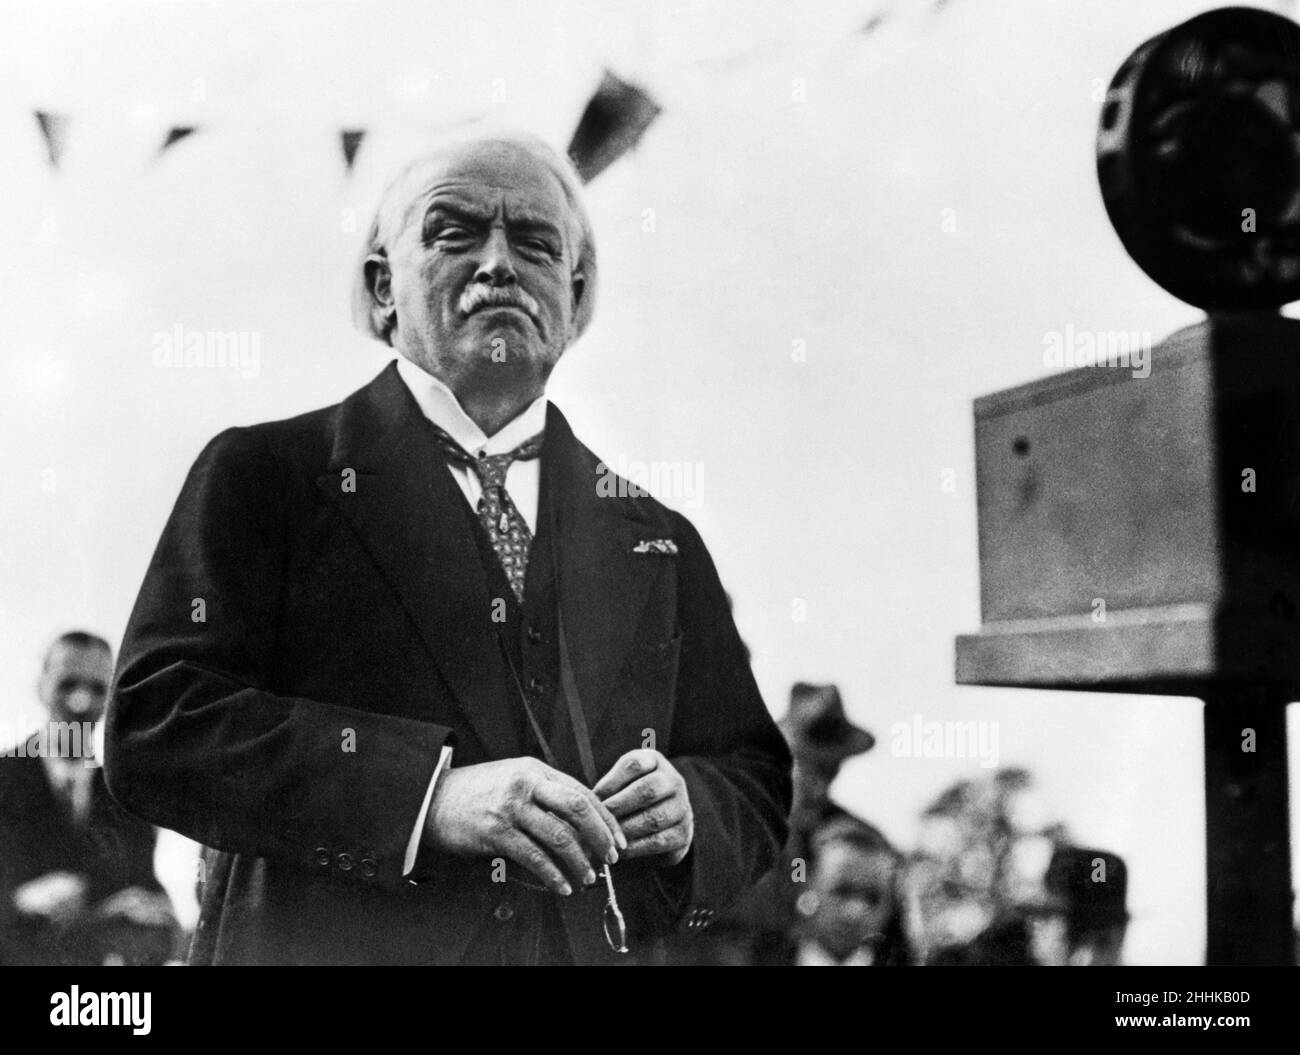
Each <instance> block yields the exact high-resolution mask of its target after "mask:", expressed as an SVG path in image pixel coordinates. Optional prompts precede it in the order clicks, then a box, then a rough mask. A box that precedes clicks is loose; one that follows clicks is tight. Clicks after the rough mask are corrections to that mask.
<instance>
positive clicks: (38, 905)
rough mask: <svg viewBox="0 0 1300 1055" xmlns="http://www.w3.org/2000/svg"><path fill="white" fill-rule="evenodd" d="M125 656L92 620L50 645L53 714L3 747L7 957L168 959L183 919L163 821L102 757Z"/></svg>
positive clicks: (1, 865)
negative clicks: (173, 905) (104, 723)
mask: <svg viewBox="0 0 1300 1055" xmlns="http://www.w3.org/2000/svg"><path fill="white" fill-rule="evenodd" d="M112 669H113V656H112V653H111V651H110V649H109V646H108V643H107V642H106V641H104V640H103V639H102V638H99V637H96V636H94V635H92V634H88V633H86V632H84V631H72V632H70V633H66V634H63V635H62V636H61V637H59V638H58V639H57V640H56V641H55V642H54V643H53V644H52V645H51V646H50V648H49V651H48V652H47V653H46V655H45V661H44V663H43V665H42V668H41V675H40V678H39V680H38V682H37V694H38V696H39V697H40V701H41V703H42V705H43V706H44V708H45V711H46V714H47V716H48V721H47V722H46V724H45V726H44V727H43V728H42V729H41V730H40V731H39V732H37V733H34V734H33V735H32V736H30V737H28V738H27V739H26V740H25V741H23V742H22V743H21V744H19V745H5V747H6V748H8V750H6V751H5V752H4V757H0V964H6V965H59V964H62V965H82V966H88V965H98V964H103V963H106V962H107V963H116V964H140V963H162V962H163V961H165V960H166V959H167V958H168V957H169V956H170V954H171V952H172V939H173V934H174V926H175V923H174V920H173V918H172V914H171V909H170V905H169V903H168V900H167V896H166V895H165V894H164V893H163V892H162V887H161V886H160V884H159V883H158V880H157V879H156V878H155V876H154V870H153V852H154V842H155V833H154V830H153V828H151V827H150V826H149V825H147V824H145V823H143V822H142V821H139V820H136V819H135V818H133V817H130V816H128V815H127V814H126V813H125V812H123V811H122V810H121V809H120V808H119V807H118V806H117V805H116V803H114V802H113V800H112V799H111V798H110V797H109V795H108V792H107V790H106V789H105V787H104V778H103V773H102V770H101V769H100V768H99V765H98V761H97V759H96V756H95V726H96V725H97V724H98V722H99V721H100V719H101V718H102V717H103V714H104V703H105V700H106V698H107V696H108V685H109V679H110V676H111V674H112Z"/></svg>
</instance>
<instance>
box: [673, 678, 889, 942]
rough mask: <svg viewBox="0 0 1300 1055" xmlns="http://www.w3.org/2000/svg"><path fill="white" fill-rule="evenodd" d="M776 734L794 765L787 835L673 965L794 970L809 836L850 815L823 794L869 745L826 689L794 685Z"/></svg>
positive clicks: (869, 739)
mask: <svg viewBox="0 0 1300 1055" xmlns="http://www.w3.org/2000/svg"><path fill="white" fill-rule="evenodd" d="M779 724H780V728H781V732H782V733H783V734H784V735H785V739H786V742H787V743H788V744H789V745H790V754H791V755H792V756H793V759H794V771H793V785H794V787H793V795H794V797H793V805H792V806H791V810H790V834H789V837H788V838H787V840H786V844H785V848H784V850H783V851H782V853H781V856H780V858H779V859H778V860H777V863H776V865H775V866H774V867H773V868H772V870H771V871H770V872H768V873H767V874H766V875H764V876H763V878H762V879H761V880H759V882H758V884H757V885H756V886H755V887H754V888H753V890H751V891H750V893H749V894H748V895H747V896H746V897H745V899H744V900H743V901H741V902H740V904H739V905H737V906H736V907H735V908H734V909H732V910H731V911H730V912H728V913H727V914H726V915H725V916H723V917H720V918H719V919H718V920H717V921H715V924H714V928H713V932H712V934H711V935H710V938H709V940H708V941H707V942H702V943H694V945H693V946H692V947H690V948H688V949H685V952H686V957H685V958H683V957H682V956H681V953H682V951H683V949H682V948H681V947H680V943H679V947H678V948H674V949H673V950H671V953H672V955H673V958H674V959H675V960H677V962H687V961H689V962H692V963H699V962H701V958H703V960H704V962H707V963H711V964H723V965H726V966H778V965H788V964H791V963H793V962H795V956H796V952H797V944H798V933H797V932H798V929H799V926H798V924H799V914H798V912H797V909H796V902H797V901H798V899H799V895H800V894H801V893H803V892H804V891H806V890H807V886H806V884H807V881H808V875H807V873H808V868H809V864H808V862H809V861H810V860H811V852H810V850H811V843H812V838H813V835H814V834H815V833H816V832H817V831H818V830H819V829H820V828H822V827H823V826H824V825H826V824H828V823H829V822H832V821H838V820H844V819H847V820H852V821H857V822H858V823H862V822H861V821H860V820H859V819H858V818H856V817H854V816H853V814H851V813H849V812H848V811H847V810H845V809H844V808H843V807H841V806H838V805H836V804H835V803H834V802H832V801H831V798H830V789H831V785H832V784H833V783H834V782H835V778H836V777H837V776H838V775H839V772H840V768H841V767H842V766H843V765H844V762H845V760H846V759H848V758H851V757H853V756H854V755H860V754H864V753H865V752H867V751H870V750H871V748H872V747H873V746H874V745H875V742H876V738H875V737H874V736H872V735H871V733H869V732H867V730H865V729H862V728H859V727H858V726H856V725H854V724H853V723H852V722H850V721H849V720H848V718H847V717H846V716H845V713H844V703H843V701H842V700H841V699H840V692H839V689H838V688H836V687H835V686H834V685H829V684H827V685H813V684H809V683H807V682H802V681H801V682H796V683H795V685H794V687H793V688H792V689H791V690H790V707H789V710H788V711H787V712H786V715H785V717H784V718H783V719H782V720H781V722H780V723H779Z"/></svg>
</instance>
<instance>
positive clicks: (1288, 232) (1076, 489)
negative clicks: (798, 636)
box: [956, 8, 1300, 964]
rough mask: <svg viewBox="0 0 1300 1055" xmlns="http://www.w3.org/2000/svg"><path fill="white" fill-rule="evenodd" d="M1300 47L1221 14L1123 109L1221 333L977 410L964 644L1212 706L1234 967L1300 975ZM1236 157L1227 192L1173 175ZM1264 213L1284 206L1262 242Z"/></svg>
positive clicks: (1011, 662) (1114, 115)
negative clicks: (1289, 722) (972, 612)
mask: <svg viewBox="0 0 1300 1055" xmlns="http://www.w3.org/2000/svg"><path fill="white" fill-rule="evenodd" d="M1279 23H1280V25H1279ZM1298 40H1300V33H1298V32H1297V27H1296V26H1295V25H1294V23H1291V22H1289V21H1288V20H1286V19H1282V18H1280V17H1279V16H1276V15H1272V14H1269V13H1267V12H1264V11H1258V10H1248V9H1240V8H1238V9H1225V10H1223V11H1217V12H1211V13H1210V14H1209V15H1204V16H1200V17H1199V18H1197V19H1193V20H1192V21H1191V22H1188V23H1185V24H1184V25H1182V26H1179V27H1177V28H1176V29H1174V30H1171V31H1169V33H1166V34H1164V35H1162V36H1161V37H1157V38H1156V39H1155V40H1154V41H1150V42H1148V43H1147V44H1145V45H1143V46H1142V47H1141V48H1139V49H1138V51H1137V52H1135V53H1134V56H1133V57H1132V58H1130V60H1129V61H1128V62H1126V63H1125V65H1124V66H1123V67H1121V70H1120V72H1119V74H1117V76H1116V79H1115V82H1114V83H1113V84H1112V86H1111V92H1110V94H1109V95H1108V97H1107V102H1106V105H1105V107H1104V108H1103V117H1102V130H1101V134H1100V136H1099V164H1098V171H1099V175H1100V178H1101V182H1102V191H1103V195H1104V197H1105V199H1106V204H1107V207H1108V211H1109V212H1110V215H1111V218H1112V220H1113V221H1114V222H1115V225H1116V228H1117V230H1118V231H1119V233H1120V236H1121V238H1122V239H1123V240H1124V242H1125V245H1126V247H1127V248H1128V249H1129V251H1130V253H1131V254H1132V255H1133V256H1134V258H1135V259H1136V260H1137V262H1138V263H1139V264H1140V265H1141V266H1142V267H1143V268H1144V269H1145V270H1147V272H1148V273H1149V274H1150V275H1152V277H1154V278H1156V280H1157V281H1159V282H1160V283H1161V284H1162V285H1164V286H1165V287H1166V288H1167V289H1170V290H1171V291H1173V292H1176V293H1177V294H1178V295H1179V296H1182V297H1183V298H1184V299H1189V300H1192V302H1193V303H1197V304H1200V305H1201V306H1203V307H1206V308H1207V309H1208V311H1209V317H1208V319H1207V320H1206V321H1205V322H1203V323H1201V324H1199V325H1196V326H1193V327H1189V328H1188V329H1185V330H1182V331H1180V332H1178V333H1175V334H1174V335H1172V336H1171V337H1169V338H1168V339H1166V340H1165V341H1163V342H1162V343H1161V344H1159V345H1158V346H1156V347H1155V348H1153V349H1151V351H1150V358H1149V365H1150V372H1149V376H1139V372H1138V371H1135V370H1133V369H1129V368H1125V367H1123V366H1095V367H1082V368H1079V369H1075V370H1071V371H1068V372H1064V373H1059V374H1056V375H1054V376H1051V377H1047V378H1044V379H1042V380H1039V381H1034V382H1032V383H1030V384H1026V385H1022V386H1020V387H1018V388H1014V389H1010V390H1008V391H1005V392H999V393H996V394H994V395H990V396H985V397H983V398H981V399H979V400H977V401H976V403H975V452H976V485H977V495H978V498H977V501H978V512H979V557H980V611H981V623H982V625H981V627H980V630H979V632H978V633H975V634H970V635H965V636H962V637H959V638H958V639H957V651H956V678H957V681H958V683H960V684H965V685H1003V686H1023V687H1035V688H1054V689H1071V690H1091V691H1099V692H1129V693H1141V694H1168V695H1176V696H1193V697H1198V698H1200V699H1202V700H1203V701H1204V723H1205V802H1206V844H1207V908H1208V941H1207V952H1206V955H1207V960H1208V962H1209V963H1215V964H1227V963H1231V964H1244V963H1254V964H1290V963H1294V961H1295V938H1294V921H1293V907H1292V890H1291V860H1290V842H1289V839H1290V833H1289V814H1288V806H1287V755H1286V706H1287V703H1288V701H1290V700H1294V699H1300V322H1296V321H1293V320H1290V319H1286V318H1283V317H1281V316H1280V315H1278V314H1277V312H1276V310H1275V309H1276V307H1277V306H1279V305H1281V304H1283V303H1287V302H1289V301H1290V300H1294V299H1296V298H1297V297H1298V296H1300V286H1298V285H1297V283H1300V163H1297V164H1296V165H1294V166H1293V167H1291V168H1289V169H1288V168H1286V167H1279V166H1278V164H1277V160H1276V154H1275V153H1274V150H1275V148H1277V149H1280V148H1279V147H1278V142H1279V141H1280V140H1282V139H1283V138H1286V139H1287V143H1286V144H1285V146H1286V149H1287V150H1289V151H1291V152H1292V154H1294V153H1295V151H1296V146H1295V143H1296V142H1300V137H1297V136H1296V134H1295V131H1296V130H1295V128H1294V127H1293V126H1294V122H1295V120H1296V117H1294V116H1293V115H1296V114H1300V106H1297V105H1296V100H1297V99H1300V71H1297V70H1296V69H1295V63H1296V62H1297V61H1300V48H1298V47H1297V41H1298ZM1216 49H1217V51H1216ZM1220 53H1221V54H1220ZM1189 56H1191V58H1192V59H1200V60H1203V61H1199V62H1193V61H1189ZM1207 56H1208V58H1207ZM1225 56H1226V57H1225ZM1214 59H1219V60H1220V61H1218V62H1215V61H1211V60H1214ZM1279 71H1281V72H1279ZM1280 103H1281V105H1280ZM1216 108H1217V109H1216ZM1189 111H1190V112H1191V113H1192V115H1193V118H1195V119H1188V118H1187V114H1188V112H1189ZM1198 112H1199V113H1200V115H1201V116H1200V117H1199V118H1196V117H1195V115H1196V114H1197V113H1198ZM1225 113H1226V116H1225ZM1170 114H1173V115H1174V117H1170ZM1242 114H1246V115H1247V116H1245V117H1243V116H1242ZM1207 115H1208V116H1207ZM1174 118H1178V119H1179V120H1181V121H1182V124H1179V123H1178V121H1177V120H1175V119H1174ZM1252 121H1253V122H1254V124H1251V122H1252ZM1243 129H1244V130H1245V132H1243ZM1246 132H1248V133H1249V135H1248V136H1247V140H1246V142H1245V143H1244V144H1243V143H1242V142H1239V140H1240V139H1241V136H1242V135H1243V134H1245V133H1246ZM1180 136H1181V137H1182V138H1181V139H1180V138H1179V137H1180ZM1216 136H1217V137H1218V138H1217V139H1216V138H1215V137H1216ZM1270 136H1271V137H1272V138H1271V139H1270V138H1269V137H1270ZM1162 137H1163V139H1162ZM1225 137H1226V138H1225ZM1170 143H1173V147H1172V148H1171V147H1170V145H1169V144H1170ZM1230 148H1231V149H1236V150H1237V151H1238V154H1237V156H1236V162H1235V164H1236V168H1235V169H1234V171H1233V172H1232V173H1230V174H1229V175H1228V176H1224V175H1223V173H1221V172H1218V171H1217V170H1216V171H1215V172H1213V173H1211V174H1210V175H1209V176H1207V174H1206V172H1204V171H1199V172H1198V171H1191V172H1188V171H1184V170H1179V169H1176V168H1175V169H1174V170H1169V171H1166V170H1163V169H1161V168H1160V166H1161V164H1164V161H1163V160H1161V159H1167V157H1168V156H1170V155H1171V154H1173V155H1176V156H1181V157H1182V158H1184V159H1185V161H1184V167H1186V166H1192V167H1193V168H1195V166H1197V165H1199V166H1201V167H1202V168H1203V167H1204V166H1206V165H1207V164H1208V165H1210V167H1211V168H1213V167H1214V164H1215V159H1218V163H1219V164H1227V163H1228V161H1229V160H1230V159H1231V157H1230V154H1229V150H1230ZM1242 149H1247V150H1248V152H1247V154H1246V155H1245V162H1246V163H1245V164H1242V156H1241V154H1240V150H1242ZM1186 159H1191V160H1186ZM1255 159H1257V160H1258V164H1257V165H1254V166H1253V167H1252V164H1251V162H1252V160H1255ZM1216 178H1217V179H1218V183H1217V184H1216V183H1215V182H1214V180H1215V179H1216ZM1279 180H1282V181H1286V183H1287V186H1286V187H1284V188H1283V190H1284V191H1286V193H1280V192H1279V191H1278V188H1277V187H1276V186H1275V184H1276V183H1277V182H1278V181H1279ZM1198 184H1199V185H1200V186H1202V187H1207V186H1208V187H1209V190H1207V191H1206V192H1205V193H1204V194H1203V195H1202V196H1201V197H1200V198H1199V199H1198V198H1196V197H1195V196H1192V197H1190V198H1189V197H1188V195H1187V194H1186V193H1184V192H1185V191H1186V188H1187V187H1189V186H1194V185H1198ZM1266 185H1267V186H1266ZM1265 191H1267V192H1268V193H1265ZM1153 201H1155V202H1162V203H1165V208H1164V211H1163V212H1162V211H1161V209H1160V208H1152V205H1151V203H1152V202H1153ZM1249 201H1255V202H1260V203H1264V202H1267V203H1270V204H1269V205H1268V207H1267V208H1265V209H1263V213H1264V214H1266V218H1264V219H1262V220H1261V219H1260V213H1259V212H1252V214H1251V215H1252V220H1251V224H1252V225H1254V227H1255V229H1254V230H1246V229H1245V228H1246V226H1247V224H1246V223H1245V222H1244V221H1243V220H1242V219H1241V217H1243V216H1244V212H1243V210H1245V209H1247V208H1248V203H1249ZM1227 211H1231V215H1232V218H1233V221H1234V222H1233V223H1232V224H1228V223H1226V222H1225V220H1224V216H1223V214H1224V213H1225V212H1227ZM1238 228H1240V229H1239V230H1238ZM1251 235H1258V236H1260V237H1258V238H1257V239H1256V240H1255V241H1253V242H1252V241H1250V240H1249V236H1251ZM1216 238H1217V239H1218V241H1217V243H1216V241H1215V239H1216ZM1142 373H1145V371H1142ZM1153 761H1154V760H1153Z"/></svg>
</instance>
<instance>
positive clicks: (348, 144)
mask: <svg viewBox="0 0 1300 1055" xmlns="http://www.w3.org/2000/svg"><path fill="white" fill-rule="evenodd" d="M339 137H340V138H341V139H342V142H343V162H344V164H346V165H347V167H348V171H349V172H351V171H352V163H353V162H354V161H356V159H357V151H358V150H360V149H361V140H363V139H365V138H366V130H365V129H364V128H355V129H347V128H345V129H344V130H343V131H342V132H340V133H339Z"/></svg>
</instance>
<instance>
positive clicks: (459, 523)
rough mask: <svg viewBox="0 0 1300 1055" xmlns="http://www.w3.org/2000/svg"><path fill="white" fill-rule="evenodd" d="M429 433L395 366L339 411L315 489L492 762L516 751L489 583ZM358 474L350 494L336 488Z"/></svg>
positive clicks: (459, 501)
mask: <svg viewBox="0 0 1300 1055" xmlns="http://www.w3.org/2000/svg"><path fill="white" fill-rule="evenodd" d="M444 465H445V459H444V458H443V457H442V456H441V455H440V454H439V453H438V450H437V447H436V445H435V443H434V441H433V436H432V430H431V426H430V425H429V423H428V421H427V419H425V417H424V415H423V414H422V413H421V412H420V409H419V407H418V406H417V405H416V403H415V400H414V399H413V398H412V396H411V394H410V392H409V391H408V390H407V388H406V385H405V384H404V383H403V382H402V379H401V377H400V376H399V375H398V373H397V370H396V366H395V365H393V364H390V365H389V367H388V368H387V369H386V370H385V371H384V372H383V373H382V374H380V375H379V377H377V378H376V379H375V380H374V381H373V382H371V383H370V384H369V385H367V386H366V387H365V388H363V389H361V391H359V392H357V393H356V394H354V395H353V396H352V397H350V398H349V399H347V400H345V401H344V403H343V404H342V405H341V407H340V408H339V422H338V427H337V431H336V438H335V445H334V452H333V455H332V457H331V459H330V471H329V472H328V473H326V474H324V475H322V476H320V477H319V478H318V479H317V481H316V484H317V487H318V488H319V489H320V490H321V491H322V492H323V493H324V494H325V495H326V496H328V497H329V498H330V500H331V501H332V502H333V503H334V505H335V506H336V507H337V508H338V509H339V511H340V512H341V513H342V514H343V515H344V516H345V517H346V518H347V519H348V521H349V523H350V524H351V525H352V527H353V529H354V530H355V531H356V533H357V535H358V536H359V537H360V539H361V541H362V543H363V545H364V546H365V547H366V549H367V551H368V552H369V553H370V555H371V557H372V558H373V559H374V561H375V564H376V565H377V566H378V568H379V571H380V573H381V574H382V575H383V576H384V578H385V579H386V580H387V582H388V584H389V585H390V586H391V587H392V589H393V591H394V592H395V593H396V595H397V597H398V599H399V600H400V601H401V604H402V606H403V608H405V610H406V612H407V614H408V615H409V616H410V617H411V620H412V621H413V622H414V624H415V626H416V628H417V629H418V630H419V633H420V637H421V639H422V641H423V642H424V645H425V648H426V649H427V650H428V652H429V655H430V656H431V657H432V658H433V660H434V662H435V663H436V664H437V666H438V668H439V670H440V671H441V672H442V674H443V676H444V678H445V679H446V681H447V684H448V686H449V687H450V689H451V691H452V693H453V694H454V695H455V697H456V700H457V702H458V704H459V706H460V709H461V710H462V712H463V713H464V715H465V717H466V719H467V720H468V722H469V723H470V725H471V726H472V728H473V729H474V731H475V733H476V734H477V736H478V738H479V739H480V740H481V741H482V743H483V746H484V747H485V748H486V749H487V751H488V752H489V754H491V755H493V756H495V757H510V756H512V755H515V754H519V753H521V745H520V744H519V740H518V732H517V725H516V723H515V721H514V717H513V711H514V708H515V707H516V706H517V704H515V703H514V702H513V697H512V696H511V692H512V690H511V688H510V686H509V684H508V682H507V678H506V674H505V670H504V669H503V664H502V659H501V652H500V646H499V644H498V641H497V631H496V628H497V624H496V623H494V622H493V620H492V618H491V616H492V598H491V596H490V595H489V590H488V584H487V576H486V575H485V573H484V571H483V564H482V561H481V559H480V557H479V552H478V548H477V546H476V545H475V542H474V539H473V537H472V535H471V533H470V532H469V531H468V530H467V525H466V519H465V496H464V494H463V493H462V492H461V491H460V489H459V488H458V487H457V486H456V482H455V481H454V480H453V479H452V477H451V474H450V473H449V472H447V470H446V469H445V468H444ZM346 469H353V470H355V473H356V481H355V490H353V491H345V490H344V489H343V487H342V480H343V473H344V470H346Z"/></svg>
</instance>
